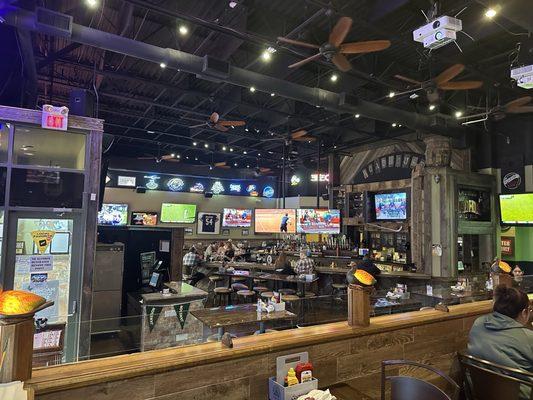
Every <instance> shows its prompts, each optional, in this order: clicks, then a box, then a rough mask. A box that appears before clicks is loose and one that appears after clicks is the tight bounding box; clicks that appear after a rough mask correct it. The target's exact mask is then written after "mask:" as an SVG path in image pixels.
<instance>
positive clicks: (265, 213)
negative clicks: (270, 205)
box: [255, 208, 296, 233]
mask: <svg viewBox="0 0 533 400" xmlns="http://www.w3.org/2000/svg"><path fill="white" fill-rule="evenodd" d="M255 232H256V233H280V232H287V233H296V210H294V209H278V208H276V209H267V208H256V209H255Z"/></svg>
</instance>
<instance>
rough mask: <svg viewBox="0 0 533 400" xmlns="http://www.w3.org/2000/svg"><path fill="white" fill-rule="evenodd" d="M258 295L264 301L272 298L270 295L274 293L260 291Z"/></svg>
mask: <svg viewBox="0 0 533 400" xmlns="http://www.w3.org/2000/svg"><path fill="white" fill-rule="evenodd" d="M259 296H261V298H262V299H263V300H264V301H268V300H270V299H271V298H272V296H274V293H273V292H261V293H260V294H259Z"/></svg>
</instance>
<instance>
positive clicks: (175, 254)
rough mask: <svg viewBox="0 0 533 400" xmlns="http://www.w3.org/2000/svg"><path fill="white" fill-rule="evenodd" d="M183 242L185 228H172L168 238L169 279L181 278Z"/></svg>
mask: <svg viewBox="0 0 533 400" xmlns="http://www.w3.org/2000/svg"><path fill="white" fill-rule="evenodd" d="M184 242H185V229H184V228H172V230H171V239H170V280H171V281H181V280H182V279H183V245H184Z"/></svg>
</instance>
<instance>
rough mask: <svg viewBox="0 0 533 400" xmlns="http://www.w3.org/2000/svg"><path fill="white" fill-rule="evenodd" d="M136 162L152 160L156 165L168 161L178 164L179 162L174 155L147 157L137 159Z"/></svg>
mask: <svg viewBox="0 0 533 400" xmlns="http://www.w3.org/2000/svg"><path fill="white" fill-rule="evenodd" d="M137 160H153V161H155V162H156V163H157V164H159V163H160V162H161V161H170V162H180V161H181V160H180V159H179V158H177V157H176V154H174V153H172V154H165V155H163V156H147V157H137Z"/></svg>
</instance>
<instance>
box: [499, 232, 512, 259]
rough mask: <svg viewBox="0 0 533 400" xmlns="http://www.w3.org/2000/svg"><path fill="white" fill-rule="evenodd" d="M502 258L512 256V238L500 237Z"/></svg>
mask: <svg viewBox="0 0 533 400" xmlns="http://www.w3.org/2000/svg"><path fill="white" fill-rule="evenodd" d="M501 249H502V256H514V237H509V236H502V237H501Z"/></svg>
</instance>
